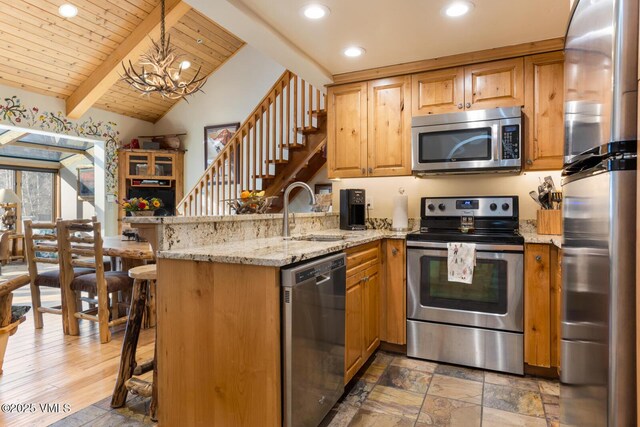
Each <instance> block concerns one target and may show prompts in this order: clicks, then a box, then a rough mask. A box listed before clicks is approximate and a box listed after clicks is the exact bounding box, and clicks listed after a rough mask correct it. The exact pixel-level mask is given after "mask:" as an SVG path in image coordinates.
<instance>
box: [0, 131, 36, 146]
mask: <svg viewBox="0 0 640 427" xmlns="http://www.w3.org/2000/svg"><path fill="white" fill-rule="evenodd" d="M27 135H29V132H24V131H21V130H9V131H7V132H5V133H3V134H2V135H0V146H3V145H7V144H13V143H14V142H16V141H18V140H19V139H20V138H24V137H25V136H27Z"/></svg>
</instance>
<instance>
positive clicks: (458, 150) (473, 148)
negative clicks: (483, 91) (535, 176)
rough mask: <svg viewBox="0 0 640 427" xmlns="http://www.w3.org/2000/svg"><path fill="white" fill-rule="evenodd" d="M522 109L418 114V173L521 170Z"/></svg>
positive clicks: (415, 120) (415, 153) (414, 132)
mask: <svg viewBox="0 0 640 427" xmlns="http://www.w3.org/2000/svg"><path fill="white" fill-rule="evenodd" d="M522 125H523V120H522V108H521V107H512V108H494V109H491V110H472V111H465V112H461V113H451V114H433V115H430V116H420V117H414V118H413V119H412V121H411V141H412V150H411V151H412V162H411V163H412V170H413V173H414V175H429V174H443V173H480V172H520V171H521V170H522V135H523V132H522Z"/></svg>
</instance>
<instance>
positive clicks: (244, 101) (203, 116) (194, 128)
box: [154, 45, 285, 193]
mask: <svg viewBox="0 0 640 427" xmlns="http://www.w3.org/2000/svg"><path fill="white" fill-rule="evenodd" d="M284 70H285V69H284V68H283V67H282V66H281V65H279V64H278V63H276V62H274V61H273V60H272V59H270V58H268V57H267V56H265V55H263V54H262V53H260V52H259V51H258V50H256V49H255V48H253V47H251V46H249V45H246V46H244V47H242V48H241V49H240V50H239V51H238V52H237V53H236V54H235V56H233V57H232V58H231V59H230V60H228V61H227V62H226V63H225V64H224V65H222V67H220V68H219V69H218V70H216V71H215V73H213V75H212V76H211V77H210V78H209V80H208V81H207V84H206V85H205V86H204V88H203V90H204V93H198V94H196V95H193V96H191V97H190V98H189V102H188V103H187V102H184V101H181V102H179V103H178V104H176V105H175V106H174V107H173V108H172V109H171V111H169V113H167V114H166V115H165V116H164V117H163V118H162V119H160V120H159V121H158V122H157V123H156V126H155V129H154V133H155V134H156V135H158V134H165V133H183V132H186V133H187V135H186V136H184V137H181V138H182V142H183V144H184V148H186V149H187V152H186V154H185V193H186V192H188V191H189V190H191V188H192V187H193V185H194V184H195V183H196V182H197V180H198V179H199V178H200V176H201V175H202V173H203V172H204V127H205V126H209V125H216V124H225V123H233V122H240V123H242V122H243V121H244V120H245V119H246V118H247V117H248V116H249V114H250V113H251V111H253V109H254V108H255V107H256V106H257V105H258V103H259V102H260V100H261V99H262V98H263V97H264V96H265V95H266V94H267V91H268V90H269V89H270V88H271V86H273V84H274V83H275V82H276V81H277V80H278V77H280V75H281V74H282V73H283V72H284Z"/></svg>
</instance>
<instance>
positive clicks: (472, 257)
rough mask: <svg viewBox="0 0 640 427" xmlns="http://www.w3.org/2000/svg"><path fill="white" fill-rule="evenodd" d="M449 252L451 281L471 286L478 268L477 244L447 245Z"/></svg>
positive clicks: (448, 264) (448, 261)
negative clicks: (475, 269)
mask: <svg viewBox="0 0 640 427" xmlns="http://www.w3.org/2000/svg"><path fill="white" fill-rule="evenodd" d="M447 252H448V254H447V267H448V270H449V275H448V276H449V281H450V282H461V283H467V284H471V282H472V281H473V269H474V268H475V266H476V244H475V243H447Z"/></svg>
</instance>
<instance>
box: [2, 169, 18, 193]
mask: <svg viewBox="0 0 640 427" xmlns="http://www.w3.org/2000/svg"><path fill="white" fill-rule="evenodd" d="M0 188H8V189H9V190H13V191H16V172H15V171H12V170H9V169H0Z"/></svg>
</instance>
